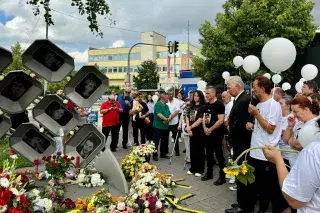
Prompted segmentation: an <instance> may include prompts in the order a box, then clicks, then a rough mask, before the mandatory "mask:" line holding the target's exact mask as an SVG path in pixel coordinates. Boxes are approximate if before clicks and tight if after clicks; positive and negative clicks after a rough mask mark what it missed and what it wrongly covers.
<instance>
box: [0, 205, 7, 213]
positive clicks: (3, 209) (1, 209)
mask: <svg viewBox="0 0 320 213" xmlns="http://www.w3.org/2000/svg"><path fill="white" fill-rule="evenodd" d="M4 212H7V205H4V206H0V213H4Z"/></svg>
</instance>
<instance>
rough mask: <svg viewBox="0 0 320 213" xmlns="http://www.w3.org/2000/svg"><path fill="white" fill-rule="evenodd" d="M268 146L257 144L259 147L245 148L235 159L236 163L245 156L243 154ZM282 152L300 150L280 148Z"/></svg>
mask: <svg viewBox="0 0 320 213" xmlns="http://www.w3.org/2000/svg"><path fill="white" fill-rule="evenodd" d="M264 148H266V147H265V146H257V147H252V148H249V149H246V150H244V151H243V152H242V153H241V154H240V155H239V156H238V157H237V158H236V160H235V161H234V163H235V164H238V161H239V160H240V158H241V157H242V156H243V155H246V154H248V153H249V152H250V151H253V150H256V149H264ZM278 150H279V151H280V152H289V153H296V154H298V153H299V151H297V150H292V149H289V150H288V149H278Z"/></svg>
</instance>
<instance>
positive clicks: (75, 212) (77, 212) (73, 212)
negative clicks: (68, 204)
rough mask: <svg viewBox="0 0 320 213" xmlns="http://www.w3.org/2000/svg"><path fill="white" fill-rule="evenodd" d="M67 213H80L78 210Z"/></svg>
mask: <svg viewBox="0 0 320 213" xmlns="http://www.w3.org/2000/svg"><path fill="white" fill-rule="evenodd" d="M69 213H80V210H79V209H74V210H71V211H70V212H69Z"/></svg>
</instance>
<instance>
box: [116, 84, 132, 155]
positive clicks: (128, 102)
mask: <svg viewBox="0 0 320 213" xmlns="http://www.w3.org/2000/svg"><path fill="white" fill-rule="evenodd" d="M130 93H131V90H130V89H129V88H126V89H125V91H124V92H123V94H119V95H118V97H117V101H118V102H119V103H120V104H121V106H122V112H121V113H120V125H121V126H122V134H123V135H122V147H123V148H124V149H127V143H128V132H129V131H128V128H129V122H130V115H129V111H130V109H131V107H132V102H133V99H132V98H131V97H130Z"/></svg>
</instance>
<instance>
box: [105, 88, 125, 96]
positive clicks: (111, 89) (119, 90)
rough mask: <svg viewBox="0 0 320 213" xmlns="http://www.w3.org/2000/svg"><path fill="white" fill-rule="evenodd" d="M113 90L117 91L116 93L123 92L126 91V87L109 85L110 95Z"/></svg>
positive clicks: (107, 91)
mask: <svg viewBox="0 0 320 213" xmlns="http://www.w3.org/2000/svg"><path fill="white" fill-rule="evenodd" d="M113 90H114V91H115V92H116V94H122V93H123V92H124V89H120V86H109V87H108V89H107V90H106V94H107V95H110V94H111V92H112V91H113Z"/></svg>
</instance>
